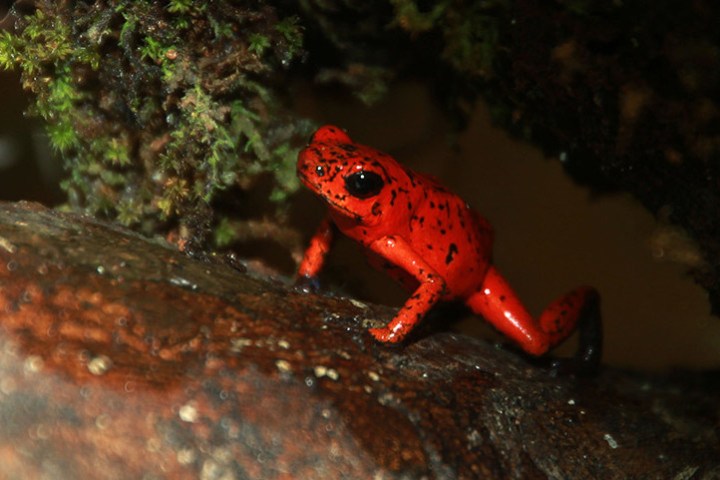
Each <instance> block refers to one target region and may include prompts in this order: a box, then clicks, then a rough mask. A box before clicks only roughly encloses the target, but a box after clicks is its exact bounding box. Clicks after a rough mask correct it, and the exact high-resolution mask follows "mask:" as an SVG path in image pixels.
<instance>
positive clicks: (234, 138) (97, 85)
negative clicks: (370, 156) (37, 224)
mask: <svg viewBox="0 0 720 480" xmlns="http://www.w3.org/2000/svg"><path fill="white" fill-rule="evenodd" d="M22 8H23V11H22V12H19V11H16V12H15V15H16V17H17V19H18V20H17V23H16V29H15V32H14V33H7V32H5V33H2V34H0V67H2V68H4V69H12V68H17V69H19V70H20V72H21V75H22V82H23V85H24V87H25V88H26V89H28V90H30V91H31V92H32V93H33V94H34V96H35V104H34V106H33V107H32V108H31V113H33V114H35V115H38V116H40V117H41V118H43V119H44V120H45V121H46V124H47V132H48V137H49V139H50V143H51V145H52V147H53V148H54V150H55V151H56V152H57V153H58V154H59V157H60V158H61V159H62V161H63V162H64V166H65V169H66V171H67V176H66V179H65V180H64V181H63V182H62V187H63V188H64V190H65V191H66V192H67V193H68V206H69V207H71V208H75V209H81V210H84V211H87V212H89V213H91V214H94V215H100V216H105V217H109V218H112V219H117V220H118V221H120V222H121V223H123V224H125V225H133V226H136V227H138V228H141V229H142V230H144V231H146V233H156V232H158V231H162V230H163V229H165V228H167V227H168V226H172V225H176V224H178V223H181V224H197V223H202V222H194V221H192V219H191V218H188V217H191V216H192V215H194V214H196V212H206V211H207V209H206V208H198V206H199V205H211V204H212V203H213V202H214V201H216V200H217V198H218V194H219V193H220V192H222V191H225V190H228V189H233V188H236V189H241V188H250V187H251V186H252V184H253V182H254V181H255V179H256V178H258V177H259V176H261V175H266V174H270V175H271V176H273V177H275V178H276V180H277V182H276V187H275V189H274V193H273V199H274V200H275V201H276V202H279V203H281V202H283V201H285V200H286V198H287V195H288V194H289V193H291V192H293V191H294V190H295V189H297V187H298V184H297V181H296V180H294V162H291V161H289V158H292V157H293V156H294V152H295V151H296V149H295V148H294V145H295V143H296V141H297V138H298V137H299V138H303V139H304V138H307V135H308V133H309V130H310V128H311V126H310V124H309V123H308V122H304V121H300V120H297V121H296V120H293V119H290V118H285V119H284V121H283V126H284V127H285V128H283V129H282V131H278V130H279V129H277V128H276V127H275V126H276V124H277V122H278V120H277V118H278V117H280V116H281V114H282V109H281V103H280V102H279V101H278V100H277V98H276V97H275V95H276V91H275V90H272V89H270V88H268V86H267V85H268V84H270V83H273V82H274V83H277V81H278V79H279V78H281V76H282V75H283V74H284V71H285V70H286V69H287V67H288V66H289V65H291V64H292V62H293V61H295V60H296V59H297V58H299V56H300V55H301V54H302V53H303V51H302V29H301V27H300V25H299V22H298V19H297V18H296V17H294V16H289V15H288V16H285V17H281V16H280V14H279V13H278V12H277V11H276V10H275V9H274V8H273V7H271V6H268V5H266V4H265V2H259V1H258V2H251V1H247V2H241V3H240V4H238V3H237V2H230V1H216V2H210V3H204V2H194V1H190V0H171V1H169V2H145V1H142V2H133V1H119V2H115V4H114V6H113V7H108V6H106V4H104V3H103V2H96V3H88V2H52V1H47V0H46V1H36V2H33V3H32V4H31V5H30V6H28V3H27V2H23V5H22ZM291 178H292V179H291ZM205 223H207V222H205ZM208 233H210V232H206V235H207V234H208Z"/></svg>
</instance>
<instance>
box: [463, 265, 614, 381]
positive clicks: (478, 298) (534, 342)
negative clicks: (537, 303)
mask: <svg viewBox="0 0 720 480" xmlns="http://www.w3.org/2000/svg"><path fill="white" fill-rule="evenodd" d="M466 303H467V305H468V306H469V307H470V308H471V309H472V310H473V311H474V312H476V313H478V314H480V315H482V316H483V317H484V318H485V319H486V320H487V321H488V322H489V323H490V324H492V325H493V326H494V327H495V328H497V329H498V330H499V331H500V332H502V333H503V334H505V336H507V337H508V338H510V339H511V340H512V341H513V342H514V343H515V344H516V345H518V346H519V347H520V348H522V349H523V350H524V351H525V352H526V353H529V354H530V355H534V356H540V355H544V354H545V353H547V352H548V351H549V350H551V349H552V348H554V347H556V346H557V345H559V344H560V343H562V342H563V341H564V340H565V339H566V338H567V337H569V336H570V335H572V333H573V332H574V331H575V330H578V331H579V333H580V347H579V349H578V352H577V354H576V355H575V356H574V357H573V358H571V359H567V360H562V361H560V362H558V363H557V364H556V366H555V367H553V369H554V370H555V371H556V373H582V372H592V371H595V370H597V367H598V365H599V363H600V358H601V356H602V326H601V321H600V296H599V295H598V293H597V291H596V290H595V289H594V288H591V287H579V288H576V289H575V290H573V291H571V292H570V293H568V294H566V295H563V296H562V297H560V298H559V299H557V300H555V301H554V302H552V303H551V304H550V305H549V306H548V307H547V308H546V309H545V310H544V311H543V312H542V314H541V315H540V317H539V318H538V319H535V318H534V317H532V316H531V315H530V314H529V313H528V312H527V310H526V309H525V307H524V306H523V305H522V303H521V302H520V300H519V298H518V297H517V295H516V294H515V292H514V291H513V290H512V289H511V288H510V286H509V285H508V283H507V282H506V281H505V279H504V278H503V277H502V276H501V275H500V274H499V273H498V272H497V270H496V269H495V267H490V269H489V270H488V272H487V274H486V276H485V280H484V282H483V285H482V288H481V289H480V290H479V291H478V292H477V293H475V294H474V295H472V296H471V297H470V298H469V299H468V300H467V301H466Z"/></svg>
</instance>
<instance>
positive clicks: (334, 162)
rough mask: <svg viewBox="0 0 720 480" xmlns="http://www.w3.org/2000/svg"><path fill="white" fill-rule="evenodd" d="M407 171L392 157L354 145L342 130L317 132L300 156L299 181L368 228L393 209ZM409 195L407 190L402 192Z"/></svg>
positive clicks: (332, 129)
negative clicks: (385, 212)
mask: <svg viewBox="0 0 720 480" xmlns="http://www.w3.org/2000/svg"><path fill="white" fill-rule="evenodd" d="M404 172H405V170H404V169H403V167H402V166H400V165H399V164H398V163H397V162H396V161H395V160H394V159H393V158H392V157H390V156H389V155H388V154H386V153H382V152H379V151H377V150H375V149H373V148H370V147H367V146H365V145H360V144H357V143H354V142H353V141H352V139H351V138H350V137H349V136H348V135H347V134H346V133H345V132H344V131H343V130H341V129H340V128H338V127H334V126H330V125H327V126H324V127H321V128H320V129H318V130H317V131H316V132H315V133H314V134H313V136H312V138H311V139H310V143H309V144H308V146H307V147H305V148H304V149H303V150H302V151H301V152H300V154H299V155H298V163H297V173H298V177H300V180H301V181H302V182H303V183H304V184H305V186H306V187H308V188H309V189H310V190H312V191H313V193H315V194H316V195H318V196H320V197H321V198H323V199H324V200H325V201H326V202H327V203H328V205H329V206H330V208H331V209H332V210H333V211H335V212H336V213H339V214H341V215H343V216H345V217H348V218H350V219H354V220H355V221H357V222H359V223H363V224H366V225H373V224H377V223H379V222H380V221H381V218H382V217H383V212H384V211H388V210H389V209H391V208H392V206H393V205H394V203H395V199H396V197H397V196H398V193H399V192H398V187H400V188H401V189H402V187H403V185H398V183H399V182H401V181H402V182H403V183H404V181H405V180H406V175H405V174H404ZM402 190H404V191H407V190H406V189H402Z"/></svg>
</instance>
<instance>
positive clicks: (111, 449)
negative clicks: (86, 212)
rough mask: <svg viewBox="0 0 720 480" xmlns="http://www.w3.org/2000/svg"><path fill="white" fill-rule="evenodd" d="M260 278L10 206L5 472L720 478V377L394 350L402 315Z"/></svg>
mask: <svg viewBox="0 0 720 480" xmlns="http://www.w3.org/2000/svg"><path fill="white" fill-rule="evenodd" d="M242 270H243V269H238V268H233V267H231V266H229V265H228V264H226V263H225V262H222V261H219V260H217V259H215V260H210V261H201V260H198V259H194V258H190V257H188V256H186V255H184V254H183V253H181V252H179V251H177V250H176V249H174V248H173V247H172V246H170V245H168V244H167V243H165V242H164V240H162V239H156V240H148V239H145V238H143V237H141V236H139V235H138V234H136V233H133V232H131V231H129V230H125V229H122V228H120V227H117V226H115V225H112V224H107V223H102V222H99V221H97V220H94V219H91V218H89V217H83V216H79V215H76V214H66V213H60V212H57V211H54V210H50V209H47V208H45V207H43V206H41V205H38V204H33V203H25V202H20V203H1V204H0V459H1V460H0V476H1V477H2V478H53V479H65V478H67V479H75V478H87V479H94V478H173V479H183V478H203V479H214V478H223V479H231V478H232V479H249V478H253V479H255V478H258V479H259V478H263V479H291V478H302V479H308V478H320V479H323V478H328V479H338V478H383V479H395V478H398V479H399V478H441V479H454V478H493V479H502V478H508V479H510V478H512V479H515V478H517V479H520V478H522V479H527V478H541V479H545V478H603V479H612V478H693V479H710V478H718V477H720V440H719V435H718V432H720V428H719V427H720V407H719V405H720V402H719V401H718V400H719V397H720V388H719V387H720V378H719V377H720V375H718V374H717V373H713V372H706V373H700V372H697V373H691V372H686V373H684V374H682V375H667V376H650V375H643V374H639V373H632V372H624V371H619V370H614V369H610V368H603V369H602V370H601V372H600V373H599V374H598V375H597V376H595V377H591V378H575V377H559V378H557V377H553V375H551V372H550V371H548V370H547V369H545V368H543V367H542V366H538V365H535V364H533V363H530V362H528V360H527V359H526V358H523V357H522V356H520V355H518V354H517V353H516V352H513V351H510V350H507V349H504V348H499V347H498V346H495V345H492V344H490V343H487V342H484V341H482V340H479V339H473V338H469V337H465V336H461V335H455V334H451V333H447V332H440V333H438V332H435V331H433V330H432V329H431V330H428V331H427V332H426V334H425V335H424V336H421V337H419V338H415V339H414V340H413V341H412V342H410V343H407V344H405V345H403V346H400V347H397V348H393V347H388V346H385V345H380V344H377V343H376V342H375V341H374V340H372V338H371V337H370V336H369V335H368V334H367V333H366V328H367V326H368V325H372V324H375V323H377V322H386V321H388V320H389V319H390V318H392V315H393V309H391V308H387V307H382V306H376V305H367V304H363V303H360V302H357V301H355V300H352V299H346V298H341V297H330V296H326V295H321V294H318V295H316V294H305V293H302V292H300V291H297V290H294V289H293V288H292V287H291V286H289V284H288V282H287V281H283V280H282V279H268V278H263V277H260V276H259V275H257V274H255V273H253V272H249V271H242ZM436 320H438V319H436ZM433 323H439V322H437V321H436V322H433Z"/></svg>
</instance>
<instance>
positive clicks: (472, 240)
mask: <svg viewBox="0 0 720 480" xmlns="http://www.w3.org/2000/svg"><path fill="white" fill-rule="evenodd" d="M415 176H416V179H415V181H416V182H417V187H418V188H419V190H420V191H421V192H422V195H421V196H420V197H419V198H418V206H417V208H416V209H415V211H414V213H413V215H412V217H411V219H410V225H409V232H408V235H409V237H410V242H411V244H412V246H413V248H414V249H415V250H416V251H417V252H418V253H419V254H420V255H421V256H422V258H423V260H425V261H426V262H428V263H429V264H430V266H431V267H433V269H434V270H436V271H437V272H438V273H439V274H440V275H441V276H442V277H443V278H444V279H445V282H446V283H447V289H448V295H447V299H449V298H463V297H466V296H467V295H470V294H472V293H474V292H475V291H476V290H477V288H478V287H479V285H480V283H481V282H482V279H483V278H484V276H485V273H486V271H487V269H488V267H489V265H490V261H491V254H492V243H493V232H492V227H491V226H490V224H489V222H488V221H487V220H486V219H485V218H483V217H482V216H480V215H478V214H477V213H476V212H475V211H473V210H472V209H471V208H470V206H469V205H468V204H467V203H466V202H465V201H464V200H463V199H462V198H460V197H459V196H458V195H456V194H454V193H452V192H450V191H449V190H447V189H446V188H445V187H444V186H442V185H441V184H440V183H439V182H437V181H436V180H435V179H434V178H432V177H429V176H425V175H419V174H415Z"/></svg>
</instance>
